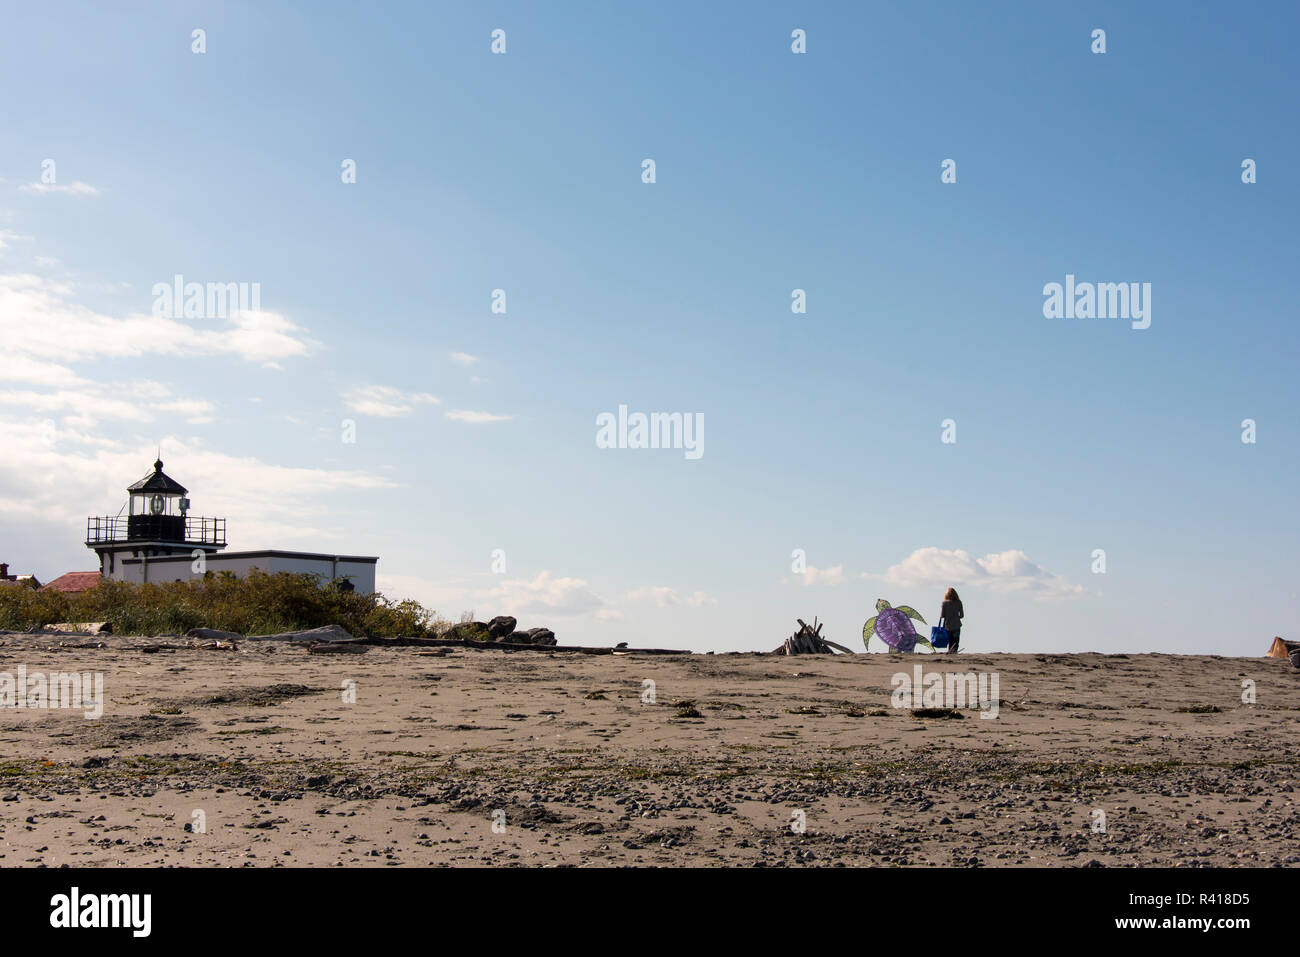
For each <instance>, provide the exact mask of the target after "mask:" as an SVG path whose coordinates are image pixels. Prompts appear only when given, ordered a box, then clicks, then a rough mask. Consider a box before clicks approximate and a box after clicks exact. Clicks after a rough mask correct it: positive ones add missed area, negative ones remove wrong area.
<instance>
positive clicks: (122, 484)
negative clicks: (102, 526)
mask: <svg viewBox="0 0 1300 957" xmlns="http://www.w3.org/2000/svg"><path fill="white" fill-rule="evenodd" d="M161 442H162V457H163V459H164V460H165V461H166V463H167V465H166V467H167V472H168V474H169V475H171V476H172V477H173V478H175V479H176V480H177V481H179V482H181V483H182V484H184V485H186V486H188V487H189V489H190V498H191V499H193V501H194V514H196V515H209V516H210V515H218V516H228V517H229V519H230V536H231V544H232V546H234V547H236V548H255V547H265V546H269V545H272V544H275V545H282V546H284V547H293V546H294V545H295V544H296V545H298V546H301V547H313V548H320V547H321V545H322V543H324V542H328V541H336V540H338V539H339V538H340V527H341V526H344V527H345V526H346V522H341V521H340V515H339V513H340V512H346V509H345V508H343V507H341V506H340V505H338V504H336V503H332V502H329V501H326V497H328V496H337V495H339V494H352V495H361V494H364V493H368V492H373V491H377V490H383V489H391V488H396V487H397V483H395V482H393V481H392V480H390V479H387V478H384V477H382V476H379V475H376V474H374V473H371V472H366V471H361V470H355V469H338V470H330V469H319V468H299V467H294V466H285V465H274V464H271V463H268V462H263V461H261V460H259V459H256V458H254V457H252V456H232V455H227V454H224V453H222V452H217V451H213V450H211V449H207V448H205V447H204V446H203V444H202V443H201V442H199V441H197V440H194V439H182V438H177V437H175V436H166V437H163V438H162V440H161ZM0 448H3V449H4V451H5V454H4V455H3V456H0V526H2V525H3V523H4V521H5V520H7V519H9V520H12V519H14V518H19V517H21V518H24V519H27V520H36V521H40V522H42V523H44V524H48V525H49V527H50V528H51V529H56V528H60V527H62V528H67V527H68V526H69V525H72V526H73V527H75V526H76V525H78V524H80V523H82V522H84V521H85V517H86V516H87V515H93V514H95V513H96V512H98V513H99V514H105V515H108V514H113V513H115V512H116V511H117V510H118V508H119V507H120V506H121V504H122V503H123V502H124V501H125V499H126V492H125V489H126V486H127V485H129V484H130V483H131V482H134V481H135V480H136V479H138V478H141V477H142V476H144V475H145V474H146V473H147V472H148V471H149V467H150V465H151V464H152V462H153V460H154V455H155V451H156V446H155V445H154V444H153V443H152V442H150V443H147V444H146V443H141V442H139V441H138V440H133V441H131V442H129V443H126V442H120V441H113V440H111V439H108V438H106V437H104V436H100V435H87V434H85V433H81V432H78V431H76V430H75V429H70V428H59V429H50V428H49V423H43V422H40V421H37V420H35V419H33V418H31V417H24V418H21V419H12V418H6V417H4V416H3V415H0ZM352 547H355V546H352Z"/></svg>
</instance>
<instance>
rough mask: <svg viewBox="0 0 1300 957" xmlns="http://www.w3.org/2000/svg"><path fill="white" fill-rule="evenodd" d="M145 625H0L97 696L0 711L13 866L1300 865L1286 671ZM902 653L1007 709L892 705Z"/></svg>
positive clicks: (1, 839) (1297, 725) (1297, 685)
mask: <svg viewBox="0 0 1300 957" xmlns="http://www.w3.org/2000/svg"><path fill="white" fill-rule="evenodd" d="M61 642H62V643H64V644H62V645H61V644H60V643H61ZM85 642H92V643H103V644H104V646H105V647H102V648H85V647H82V648H77V647H69V646H70V645H75V644H80V643H85ZM149 644H150V642H147V641H144V640H141V639H134V640H133V639H126V638H111V637H110V638H96V639H76V638H67V637H64V636H24V635H14V634H8V635H0V672H8V673H16V671H17V669H18V667H19V666H20V665H22V666H25V667H26V669H27V671H28V672H29V673H30V672H34V671H40V672H49V671H55V670H57V671H64V672H71V671H85V672H102V673H103V675H104V687H105V698H106V700H105V704H104V714H103V717H102V718H100V719H99V720H86V719H85V718H84V717H82V716H81V713H80V712H72V711H67V710H18V709H3V710H0V742H2V743H3V754H4V760H3V762H2V763H0V798H3V801H2V802H0V866H51V867H53V866H59V865H64V864H67V865H72V866H110V865H126V866H157V865H176V866H203V867H211V866H225V867H234V866H255V867H270V866H278V865H311V866H340V865H341V866H358V865H361V866H377V867H391V866H401V865H407V866H410V865H416V866H423V865H430V864H434V865H526V866H556V865H567V866H611V865H657V866H680V865H688V866H707V865H747V866H763V865H771V866H777V865H807V866H836V865H848V866H862V865H886V866H888V865H900V866H905V865H954V864H955V865H963V866H972V867H976V866H991V867H1004V866H1020V865H1062V866H1096V865H1098V864H1100V865H1106V866H1116V865H1121V866H1142V865H1170V866H1197V865H1229V866H1243V865H1245V866H1261V865H1294V864H1297V863H1300V813H1298V811H1297V805H1296V791H1295V785H1296V782H1297V780H1300V777H1298V775H1300V768H1298V767H1297V762H1298V760H1300V759H1298V758H1297V755H1296V748H1295V741H1296V738H1297V733H1298V732H1300V674H1298V673H1297V672H1295V671H1294V670H1293V669H1292V668H1291V666H1290V664H1289V663H1288V662H1287V661H1285V660H1277V659H1263V658H1220V657H1207V656H1172V655H1098V654H1076V655H965V654H963V655H958V656H935V657H930V656H924V655H914V656H906V657H903V656H894V657H891V656H888V655H884V654H871V655H857V656H852V657H847V656H846V657H838V656H837V657H827V656H803V657H795V658H785V657H775V656H769V655H758V654H753V655H731V654H729V655H692V656H682V657H649V656H637V655H628V656H618V657H614V656H587V655H577V654H562V653H536V652H528V653H524V652H518V653H509V652H502V651H475V650H469V649H451V650H444V649H437V650H428V649H418V648H372V649H371V650H370V651H369V652H368V653H366V654H364V655H312V654H308V653H307V652H306V651H305V650H304V649H303V648H302V647H298V646H293V645H288V644H284V643H262V644H258V643H250V642H245V643H243V644H241V645H240V646H239V648H238V649H237V650H214V649H182V650H167V649H163V650H157V651H148V650H146V649H145V648H142V647H141V646H147V645H149ZM915 664H921V665H923V666H924V668H925V670H926V672H927V673H928V672H930V671H936V670H937V671H957V670H961V671H966V670H971V671H974V672H988V673H996V674H997V675H998V679H999V691H1000V705H999V709H998V715H997V717H995V718H980V717H979V716H978V715H979V711H978V710H976V709H974V708H971V707H967V708H965V709H957V710H958V713H959V714H960V715H961V717H934V718H920V717H917V716H915V715H914V714H913V712H912V709H911V708H910V707H908V708H896V707H893V706H892V704H891V692H892V690H893V688H892V686H891V678H892V676H893V675H894V674H895V673H897V672H904V673H908V674H910V673H911V669H912V666H913V665H915ZM1247 679H1248V680H1250V681H1253V682H1254V683H1255V695H1256V703H1254V704H1245V703H1243V701H1242V689H1243V681H1244V680H1247ZM647 680H649V681H653V682H654V701H653V703H650V702H648V701H643V695H644V694H645V688H646V686H645V684H644V682H646V681H647ZM345 682H354V683H355V697H356V700H355V703H346V702H345V701H344V700H343V698H344V697H345V695H344V684H345ZM196 812H199V813H196ZM1103 815H1104V817H1103ZM1103 824H1104V829H1102V827H1101V825H1103Z"/></svg>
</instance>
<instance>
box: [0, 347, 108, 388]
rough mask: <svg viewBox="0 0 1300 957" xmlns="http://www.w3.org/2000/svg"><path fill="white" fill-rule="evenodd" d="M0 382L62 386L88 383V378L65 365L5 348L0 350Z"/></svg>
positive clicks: (67, 386)
mask: <svg viewBox="0 0 1300 957" xmlns="http://www.w3.org/2000/svg"><path fill="white" fill-rule="evenodd" d="M0 382H3V383H5V384H6V385H12V384H14V383H19V382H25V383H29V384H31V385H43V386H47V387H53V386H61V387H63V388H69V387H71V386H85V385H89V384H90V383H89V381H88V380H86V379H83V378H82V377H81V376H79V375H77V373H75V372H73V371H72V370H71V369H69V368H68V367H67V366H65V365H59V364H58V363H55V362H42V361H41V360H39V359H32V358H30V357H28V356H20V355H16V354H15V353H13V352H10V351H8V350H7V349H6V350H5V351H0Z"/></svg>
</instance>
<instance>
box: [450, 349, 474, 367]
mask: <svg viewBox="0 0 1300 957" xmlns="http://www.w3.org/2000/svg"><path fill="white" fill-rule="evenodd" d="M451 361H452V362H455V363H458V364H460V365H463V366H472V365H473V364H474V363H476V362H478V356H472V355H470V354H469V353H468V352H453V353H451Z"/></svg>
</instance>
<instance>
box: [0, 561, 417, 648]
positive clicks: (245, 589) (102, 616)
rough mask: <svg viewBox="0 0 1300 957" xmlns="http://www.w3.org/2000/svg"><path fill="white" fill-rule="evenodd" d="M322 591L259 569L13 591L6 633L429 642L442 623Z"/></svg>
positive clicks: (391, 605)
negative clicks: (68, 590) (54, 627)
mask: <svg viewBox="0 0 1300 957" xmlns="http://www.w3.org/2000/svg"><path fill="white" fill-rule="evenodd" d="M321 586H322V580H321V577H320V576H319V575H311V574H301V575H295V574H290V573H288V572H277V573H275V574H267V573H265V572H263V571H260V570H258V569H254V570H253V571H252V572H250V573H249V575H248V576H247V577H246V578H238V577H236V576H235V575H234V574H233V573H231V572H218V573H215V574H214V573H212V572H209V573H208V574H206V575H204V576H203V578H201V579H199V578H196V579H191V580H189V581H183V582H165V583H161V584H152V583H151V584H147V585H135V584H131V583H129V582H118V581H108V580H101V581H100V583H99V584H98V585H96V586H95V587H94V588H92V589H89V590H87V591H84V592H80V593H79V594H75V595H65V594H62V593H60V592H54V591H37V590H34V589H31V588H21V587H12V586H5V587H0V628H4V629H8V630H11V631H22V630H23V629H25V628H28V627H30V626H32V625H48V624H52V623H53V622H58V621H106V622H108V623H109V624H111V625H112V627H113V632H114V634H118V635H158V634H164V633H168V632H174V633H176V634H183V633H184V632H186V631H188V630H189V629H191V628H199V627H204V628H219V629H221V630H223V631H237V632H239V633H241V634H245V635H256V634H272V633H275V632H280V631H298V630H301V629H306V628H319V627H321V626H322V625H338V626H340V627H342V628H345V629H347V631H349V632H350V633H351V634H353V635H358V636H361V635H367V636H371V637H380V638H395V637H398V636H401V635H409V636H414V637H424V636H428V635H431V634H432V633H433V629H434V628H435V626H436V625H437V624H438V622H436V620H435V618H434V613H433V612H432V611H430V610H428V609H426V608H424V607H423V606H422V605H421V604H420V603H419V602H416V601H410V600H404V601H392V600H391V599H388V598H385V597H384V596H383V595H381V594H379V593H378V592H375V593H373V594H369V595H362V594H359V593H357V592H347V591H343V590H341V589H339V588H336V587H333V586H332V585H330V584H326V585H325V587H321Z"/></svg>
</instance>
